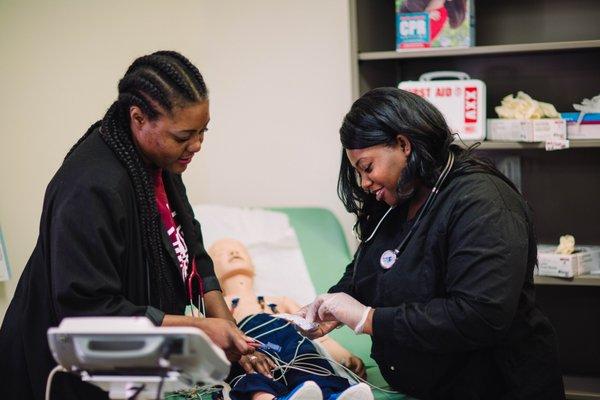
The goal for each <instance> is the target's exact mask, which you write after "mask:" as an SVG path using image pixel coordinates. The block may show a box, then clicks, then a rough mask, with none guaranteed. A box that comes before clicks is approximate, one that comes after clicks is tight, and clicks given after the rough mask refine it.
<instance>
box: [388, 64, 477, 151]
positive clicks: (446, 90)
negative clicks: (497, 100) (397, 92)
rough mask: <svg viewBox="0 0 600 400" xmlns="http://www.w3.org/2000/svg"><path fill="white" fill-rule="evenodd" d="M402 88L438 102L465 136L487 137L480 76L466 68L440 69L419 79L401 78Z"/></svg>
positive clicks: (455, 126) (459, 132)
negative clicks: (462, 69)
mask: <svg viewBox="0 0 600 400" xmlns="http://www.w3.org/2000/svg"><path fill="white" fill-rule="evenodd" d="M398 88H400V89H403V90H406V91H408V92H412V93H415V94H417V95H419V96H421V97H424V98H425V99H427V100H428V101H429V102H430V103H431V104H433V105H434V106H436V107H437V109H438V110H440V111H441V113H442V114H443V115H444V118H446V122H447V123H448V125H449V126H450V129H451V130H452V132H455V133H458V134H459V135H460V138H461V139H462V140H483V139H485V126H486V119H485V118H486V115H485V106H486V103H485V96H486V94H485V83H483V82H482V81H480V80H479V79H471V78H470V77H469V75H467V74H465V73H464V72H456V71H437V72H429V73H426V74H423V75H421V76H420V77H419V80H418V81H403V82H400V84H399V85H398Z"/></svg>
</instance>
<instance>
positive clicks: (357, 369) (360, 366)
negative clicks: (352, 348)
mask: <svg viewBox="0 0 600 400" xmlns="http://www.w3.org/2000/svg"><path fill="white" fill-rule="evenodd" d="M344 366H345V367H346V368H348V369H349V370H350V371H352V372H354V373H355V374H356V375H358V376H359V377H360V378H362V379H365V380H366V379H367V370H366V369H365V364H364V363H363V360H361V359H360V358H359V357H357V356H355V355H354V354H352V355H351V356H350V358H349V359H348V361H346V362H345V363H344Z"/></svg>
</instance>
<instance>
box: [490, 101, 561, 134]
mask: <svg viewBox="0 0 600 400" xmlns="http://www.w3.org/2000/svg"><path fill="white" fill-rule="evenodd" d="M495 110H496V114H498V116H499V117H500V118H489V119H488V120H487V139H488V140H498V141H510V142H512V141H516V142H545V141H551V140H565V139H566V138H567V124H566V122H565V120H564V119H562V118H561V117H560V114H559V113H558V112H557V111H556V109H555V108H554V106H553V105H552V104H549V103H544V102H542V101H538V100H534V99H533V98H531V96H529V95H528V94H526V93H523V92H518V93H517V96H516V97H513V95H512V94H510V95H508V96H506V97H504V98H503V99H502V103H501V105H500V106H497V107H495Z"/></svg>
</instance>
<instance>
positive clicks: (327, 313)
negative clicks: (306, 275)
mask: <svg viewBox="0 0 600 400" xmlns="http://www.w3.org/2000/svg"><path fill="white" fill-rule="evenodd" d="M370 310H371V307H367V306H365V305H363V304H361V303H360V302H359V301H358V300H356V299H354V298H353V297H352V296H350V295H348V294H346V293H328V294H321V295H319V296H317V298H316V299H315V301H313V302H312V303H311V304H309V305H308V306H307V310H306V319H307V320H308V321H309V322H317V323H321V322H326V321H339V322H341V323H343V324H345V325H346V326H348V327H349V328H351V329H352V330H354V332H356V333H362V332H363V329H364V325H365V321H366V320H367V317H368V315H369V312H370Z"/></svg>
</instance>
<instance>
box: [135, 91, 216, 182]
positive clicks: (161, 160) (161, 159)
mask: <svg viewBox="0 0 600 400" xmlns="http://www.w3.org/2000/svg"><path fill="white" fill-rule="evenodd" d="M129 115H130V119H131V132H132V133H133V141H134V143H135V144H136V145H137V147H138V149H139V150H140V151H141V153H142V156H143V158H144V161H145V162H146V163H147V164H150V165H154V166H156V167H159V168H163V169H166V170H168V171H170V172H173V173H176V174H181V173H182V172H183V171H185V170H186V168H187V166H188V164H189V163H190V162H191V161H192V158H193V157H194V154H196V153H197V152H198V151H200V148H201V147H202V142H203V141H204V133H205V132H206V130H207V125H208V122H209V120H210V114H209V109H208V100H205V101H202V102H199V103H195V104H193V105H190V106H186V107H183V108H182V107H177V106H176V107H174V109H173V112H172V115H168V114H167V113H164V112H163V113H162V114H161V115H160V116H159V117H158V118H157V119H155V120H154V121H150V120H149V119H148V117H147V116H146V115H145V114H144V113H143V112H142V111H141V109H140V108H138V107H136V106H133V107H131V109H130V110H129Z"/></svg>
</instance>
